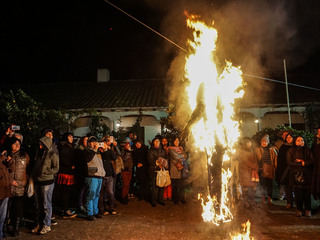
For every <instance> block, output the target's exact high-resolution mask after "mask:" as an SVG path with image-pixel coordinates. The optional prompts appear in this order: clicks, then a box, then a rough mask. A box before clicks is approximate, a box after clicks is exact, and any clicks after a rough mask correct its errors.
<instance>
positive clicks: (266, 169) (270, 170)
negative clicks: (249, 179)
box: [261, 163, 274, 179]
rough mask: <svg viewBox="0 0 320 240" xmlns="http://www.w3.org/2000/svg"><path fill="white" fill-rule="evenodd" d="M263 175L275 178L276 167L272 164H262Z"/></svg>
mask: <svg viewBox="0 0 320 240" xmlns="http://www.w3.org/2000/svg"><path fill="white" fill-rule="evenodd" d="M261 176H262V177H264V178H269V179H273V178H274V167H273V165H271V164H267V163H263V164H262V174H261Z"/></svg>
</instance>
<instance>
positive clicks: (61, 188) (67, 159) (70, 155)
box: [56, 132, 77, 218]
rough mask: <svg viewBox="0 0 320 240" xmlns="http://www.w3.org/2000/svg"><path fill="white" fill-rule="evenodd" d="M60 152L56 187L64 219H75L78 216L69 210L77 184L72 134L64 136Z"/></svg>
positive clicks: (59, 147)
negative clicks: (74, 187)
mask: <svg viewBox="0 0 320 240" xmlns="http://www.w3.org/2000/svg"><path fill="white" fill-rule="evenodd" d="M58 150H59V166H60V168H59V173H58V179H57V185H56V187H57V189H58V191H57V193H58V194H59V197H60V205H61V208H62V216H63V218H73V217H75V216H77V215H76V214H75V212H74V211H71V210H70V209H69V201H70V195H71V193H72V191H73V186H74V184H75V179H74V174H75V172H74V170H75V150H74V146H73V134H72V133H70V132H66V133H64V134H63V135H62V138H61V141H60V143H59V146H58Z"/></svg>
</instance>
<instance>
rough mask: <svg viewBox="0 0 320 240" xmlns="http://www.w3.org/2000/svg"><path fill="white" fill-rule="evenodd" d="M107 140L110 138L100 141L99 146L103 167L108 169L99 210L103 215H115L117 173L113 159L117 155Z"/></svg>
mask: <svg viewBox="0 0 320 240" xmlns="http://www.w3.org/2000/svg"><path fill="white" fill-rule="evenodd" d="M107 142H108V139H104V141H102V142H101V143H100V144H101V147H100V148H99V150H100V152H101V157H102V161H103V167H104V170H105V171H106V175H105V176H104V178H103V181H102V186H101V191H100V197H99V210H100V213H101V214H103V215H107V214H109V213H110V214H112V215H115V214H117V212H116V211H115V210H114V191H113V179H114V178H115V176H116V174H115V171H114V169H113V166H112V163H111V161H115V160H116V159H117V155H116V153H115V152H114V151H112V150H111V147H110V145H108V144H107ZM107 202H108V203H109V204H108V205H109V210H106V205H107Z"/></svg>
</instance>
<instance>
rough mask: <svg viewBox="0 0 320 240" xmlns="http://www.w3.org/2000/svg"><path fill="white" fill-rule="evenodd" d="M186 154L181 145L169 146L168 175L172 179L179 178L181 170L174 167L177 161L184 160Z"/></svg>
mask: <svg viewBox="0 0 320 240" xmlns="http://www.w3.org/2000/svg"><path fill="white" fill-rule="evenodd" d="M187 158H188V155H187V154H186V153H185V151H184V150H183V148H182V147H181V146H179V147H169V159H170V177H171V178H172V179H180V178H181V171H182V170H178V168H177V167H176V165H177V163H181V164H182V162H183V161H186V160H187Z"/></svg>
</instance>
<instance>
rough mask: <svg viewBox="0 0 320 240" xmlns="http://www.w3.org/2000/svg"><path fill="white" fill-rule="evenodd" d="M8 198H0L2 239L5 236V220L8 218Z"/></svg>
mask: <svg viewBox="0 0 320 240" xmlns="http://www.w3.org/2000/svg"><path fill="white" fill-rule="evenodd" d="M8 200H9V198H5V199H1V200H0V238H1V239H2V238H3V237H4V233H3V225H4V221H5V220H6V216H7V207H8Z"/></svg>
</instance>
